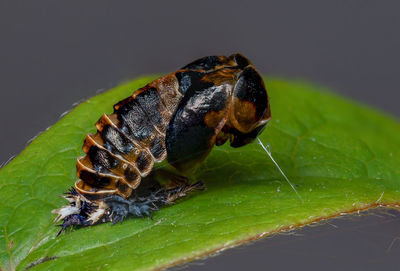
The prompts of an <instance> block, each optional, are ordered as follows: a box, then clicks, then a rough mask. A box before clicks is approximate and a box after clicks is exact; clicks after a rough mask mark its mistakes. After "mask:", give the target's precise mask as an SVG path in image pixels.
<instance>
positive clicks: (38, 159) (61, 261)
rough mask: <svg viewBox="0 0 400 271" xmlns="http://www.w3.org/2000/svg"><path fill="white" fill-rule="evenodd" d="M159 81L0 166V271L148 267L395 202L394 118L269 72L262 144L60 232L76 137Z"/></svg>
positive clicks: (397, 130)
mask: <svg viewBox="0 0 400 271" xmlns="http://www.w3.org/2000/svg"><path fill="white" fill-rule="evenodd" d="M152 79H154V77H143V78H141V79H138V80H134V81H131V82H128V83H125V84H122V85H120V86H118V87H116V88H114V89H111V90H109V91H107V92H105V93H102V94H100V95H98V96H95V97H93V98H91V99H89V100H87V101H85V102H83V103H82V104H80V105H79V106H77V107H76V108H74V109H73V110H72V111H71V112H70V113H69V114H67V115H66V116H64V117H63V118H62V119H61V120H60V121H59V122H58V123H57V124H55V125H54V126H53V127H51V128H50V129H48V130H47V131H45V132H44V133H42V134H41V135H40V136H39V137H37V138H36V139H35V140H34V141H33V142H32V143H31V144H30V145H29V146H28V147H27V148H26V149H25V150H24V151H23V152H22V153H21V154H20V155H19V156H18V157H17V158H15V159H14V160H12V161H11V162H10V163H9V164H8V165H7V166H5V167H4V168H2V169H1V171H0V198H1V199H2V200H1V201H0V269H1V270H14V269H17V270H24V269H25V268H27V267H32V270H67V269H69V270H97V269H101V270H132V269H135V270H153V269H162V268H165V267H168V266H171V265H174V264H177V263H181V262H185V261H188V260H190V259H193V258H196V257H199V256H204V255H207V254H209V253H212V252H215V251H218V250H221V249H224V248H228V247H231V246H234V245H237V244H240V243H242V242H245V241H248V240H253V239H257V238H260V237H262V236H265V235H267V234H270V233H274V232H279V231H282V230H287V229H291V228H295V227H297V226H301V225H305V224H309V223H311V222H314V221H318V220H321V219H326V218H329V217H332V216H337V215H340V214H342V213H348V212H354V211H358V210H364V209H367V208H371V207H376V206H379V205H382V206H392V207H396V206H397V207H398V205H399V202H400V167H399V165H400V148H399V146H400V125H399V124H398V123H397V122H396V120H394V119H392V118H391V117H389V116H386V115H384V114H382V113H379V112H377V111H375V110H373V109H369V108H367V107H365V106H363V105H359V104H356V103H354V102H350V101H348V100H346V99H343V98H340V97H338V96H336V95H334V94H332V93H330V92H329V91H326V90H324V89H321V87H318V86H315V85H312V84H309V83H306V82H303V81H290V80H280V79H276V78H265V82H266V85H267V89H268V93H269V95H270V98H271V109H272V120H271V122H270V123H269V124H268V127H267V129H266V130H265V131H264V132H263V134H262V135H261V137H260V138H261V140H262V141H263V142H264V144H268V145H269V146H270V148H271V151H272V155H273V156H274V158H275V159H276V160H277V162H278V163H279V165H280V166H281V167H282V169H283V170H284V171H285V173H286V174H287V175H288V177H289V179H290V180H291V181H292V182H293V183H294V184H295V186H296V188H297V190H298V192H299V194H300V195H301V197H302V200H300V199H299V198H298V197H297V196H296V194H295V193H294V191H293V190H292V189H291V187H290V186H289V185H288V183H286V182H285V180H284V179H283V177H282V176H281V175H280V173H279V171H278V170H277V169H276V167H275V166H274V165H273V163H272V161H271V160H270V159H269V158H268V157H267V154H266V153H265V152H264V151H263V150H262V148H261V147H260V145H258V144H250V145H248V146H245V147H242V148H238V149H233V148H230V147H229V146H228V144H226V145H224V146H222V147H214V149H213V151H212V152H211V154H210V155H209V157H208V158H207V160H206V161H205V162H204V163H203V164H202V165H201V167H200V168H199V170H198V171H197V172H196V174H195V176H193V179H200V180H203V181H205V183H206V185H207V190H206V191H203V192H196V193H193V194H192V195H190V196H188V197H187V198H184V199H183V200H181V201H179V202H178V203H177V204H175V205H173V206H169V207H166V208H163V209H161V210H160V211H158V212H156V213H154V220H150V219H148V218H146V219H128V220H126V221H125V222H124V223H123V224H118V225H115V226H111V225H110V224H109V223H108V224H102V225H97V226H93V227H87V228H82V229H77V230H73V231H67V233H65V234H62V235H61V236H60V237H58V238H56V234H57V231H58V230H59V229H58V228H56V227H55V226H54V223H53V219H54V215H52V214H51V213H50V212H51V210H52V209H55V208H59V207H60V206H61V205H64V204H65V203H66V202H65V201H64V200H63V199H61V198H59V197H58V196H57V195H61V194H62V193H63V192H64V191H66V190H67V189H68V188H69V187H70V186H72V185H73V183H74V181H75V179H76V169H75V163H76V158H77V157H78V156H81V155H83V152H82V150H81V146H82V142H83V139H84V137H85V135H86V134H87V133H95V126H94V123H95V122H96V121H97V119H98V118H99V117H100V116H101V114H102V113H104V112H106V113H111V111H112V105H113V104H114V103H116V102H118V101H119V100H121V99H123V98H125V97H127V96H129V95H131V93H132V91H133V90H135V89H137V88H139V87H141V86H143V85H145V84H146V83H147V82H149V81H151V80H152Z"/></svg>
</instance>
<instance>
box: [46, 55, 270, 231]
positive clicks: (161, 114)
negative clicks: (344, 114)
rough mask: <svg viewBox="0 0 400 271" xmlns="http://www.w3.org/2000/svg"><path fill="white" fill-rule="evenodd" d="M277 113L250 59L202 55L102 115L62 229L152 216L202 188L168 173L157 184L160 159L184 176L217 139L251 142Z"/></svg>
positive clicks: (90, 139)
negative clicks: (164, 181) (156, 167)
mask: <svg viewBox="0 0 400 271" xmlns="http://www.w3.org/2000/svg"><path fill="white" fill-rule="evenodd" d="M270 115H271V113H270V107H269V101H268V96H267V92H266V89H265V86H264V82H263V80H262V78H261V76H260V75H259V74H258V73H257V71H256V70H255V68H254V66H253V65H252V64H251V63H250V61H249V60H248V59H246V58H245V57H244V56H242V55H241V54H234V55H231V56H229V57H225V56H208V57H204V58H201V59H198V60H196V61H194V62H192V63H190V64H188V65H186V66H184V67H183V68H181V69H180V70H178V71H176V72H174V73H171V74H169V75H166V76H163V77H161V78H159V79H156V80H155V81H153V82H151V83H149V84H148V85H146V86H144V87H143V88H141V89H139V90H137V91H135V92H134V93H133V95H132V96H130V97H128V98H126V99H124V100H122V101H121V102H119V103H117V104H116V105H114V113H112V114H110V115H105V114H104V115H103V116H102V117H101V118H100V119H99V121H98V122H97V123H96V128H97V133H96V134H94V135H88V136H87V137H86V139H85V142H84V145H83V150H84V152H85V153H86V156H84V157H81V158H79V159H78V161H77V175H78V178H79V179H78V181H76V183H75V187H74V188H72V189H71V190H70V192H69V193H67V194H66V196H65V198H66V199H67V200H68V201H69V202H70V204H69V205H67V206H64V207H62V208H61V209H58V210H54V211H53V212H54V213H56V214H58V216H57V220H58V221H60V220H63V224H62V227H63V228H62V230H64V229H65V228H66V227H68V226H70V225H83V226H85V225H92V224H94V223H97V222H99V221H113V223H115V222H117V221H122V220H123V219H124V218H125V217H126V216H127V215H129V214H131V215H136V216H144V215H150V211H152V210H156V209H157V208H158V207H160V206H162V205H165V204H168V203H171V202H172V201H174V200H175V199H177V198H179V197H182V196H184V195H185V194H186V193H187V192H189V191H191V190H193V189H197V188H200V186H201V184H200V183H195V184H190V183H189V182H188V180H187V178H185V177H183V176H180V175H177V174H175V173H172V172H162V171H160V172H161V174H162V175H163V176H164V177H166V178H167V179H169V180H170V184H169V185H166V186H161V185H158V186H157V185H154V182H152V181H151V179H152V178H153V177H154V170H153V166H154V163H159V162H161V161H163V160H165V159H167V161H168V163H169V164H170V165H172V166H173V167H174V168H175V169H176V170H177V171H178V172H181V173H182V174H185V172H187V171H188V170H190V169H192V168H194V167H196V165H198V164H199V163H201V162H202V161H203V160H204V159H205V157H206V156H207V154H208V153H209V152H210V150H211V148H212V147H213V146H214V145H222V144H224V143H225V142H226V141H227V140H228V139H229V140H230V145H231V146H232V147H240V146H243V145H245V144H248V143H250V142H252V141H253V140H254V139H255V138H256V137H257V135H258V134H260V133H261V131H262V129H263V128H264V127H265V125H266V123H267V122H268V120H269V119H270ZM62 230H61V231H62ZM61 231H60V232H61Z"/></svg>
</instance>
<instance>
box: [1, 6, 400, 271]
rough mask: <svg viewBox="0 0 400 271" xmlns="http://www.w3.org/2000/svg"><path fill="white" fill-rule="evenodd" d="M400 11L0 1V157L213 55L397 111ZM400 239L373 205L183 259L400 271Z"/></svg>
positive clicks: (390, 219) (219, 264) (202, 266)
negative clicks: (100, 95)
mask: <svg viewBox="0 0 400 271" xmlns="http://www.w3.org/2000/svg"><path fill="white" fill-rule="evenodd" d="M399 8H400V4H399V3H398V2H397V1H365V0H364V1H296V0H294V1H159V2H151V1H146V2H145V1H140V3H134V2H133V1H129V2H128V1H103V0H101V1H99V0H98V1H68V3H67V1H64V2H63V3H60V2H59V1H25V2H24V1H0V80H1V81H0V82H1V89H0V115H1V116H2V118H1V120H2V125H1V132H0V142H1V152H0V161H6V160H7V159H8V158H9V157H10V156H11V155H13V154H17V153H19V152H20V151H21V150H22V149H23V148H24V146H25V145H26V142H27V141H28V140H29V139H30V138H32V137H33V136H34V135H36V134H37V133H38V132H39V131H41V130H44V129H45V128H46V127H48V126H50V125H52V124H54V123H55V122H56V121H57V120H58V117H59V115H60V114H61V113H63V112H64V111H66V110H68V109H70V108H71V105H72V104H73V103H74V102H76V101H78V100H81V99H85V98H87V97H90V96H93V95H94V94H95V93H96V90H99V89H107V88H109V87H111V86H114V85H116V84H117V83H119V82H121V81H123V80H125V79H129V78H132V77H135V76H138V75H142V74H149V73H165V72H170V71H173V70H175V69H177V68H179V67H180V66H182V65H184V64H186V63H187V62H188V61H191V60H193V59H195V58H197V57H201V56H205V55H213V54H227V55H229V54H231V53H233V52H241V53H243V54H244V55H246V56H248V57H249V58H250V59H251V60H252V61H253V62H254V64H255V65H256V67H257V68H258V69H259V70H260V71H262V72H263V73H265V74H276V75H281V76H285V77H290V78H305V79H309V80H312V81H315V82H318V83H321V84H323V85H326V86H330V87H332V88H333V89H335V90H336V91H337V92H340V93H342V94H344V95H346V96H349V97H352V98H354V99H357V100H359V101H363V102H365V103H368V104H372V105H374V106H376V107H378V108H381V109H382V110H384V111H386V112H389V113H392V114H394V115H395V116H397V117H399V115H400V108H399V106H398V103H399V97H400V96H399V91H398V80H399V75H400V69H399V62H400V52H399V48H400V35H399V32H400V31H399V26H400V16H399ZM399 136H400V135H399ZM393 147H394V148H395V147H399V146H393ZM399 236H400V216H399V214H398V213H397V212H390V214H387V213H384V214H383V213H382V212H373V214H372V215H371V214H370V215H367V216H360V217H351V218H345V219H339V220H334V221H330V222H329V224H325V225H322V226H318V227H312V228H310V227H308V228H305V229H302V230H297V231H295V234H294V235H293V234H289V235H282V234H280V235H277V236H274V237H272V238H267V239H265V240H262V241H259V242H256V243H254V244H252V245H248V246H242V247H240V248H236V249H233V250H229V251H226V252H224V253H222V255H220V256H218V257H213V258H210V259H207V260H203V261H197V262H195V263H192V264H189V265H186V266H183V267H181V268H184V269H185V270H217V269H224V270H243V269H245V268H246V269H250V270H267V269H268V270H288V269H289V268H291V269H297V270H321V269H323V270H339V269H341V270H398V267H399V266H400V258H399V257H400V241H398V242H396V241H394V240H395V238H397V237H399ZM392 241H394V243H393V246H392V247H391V249H389V247H390V245H391V243H392Z"/></svg>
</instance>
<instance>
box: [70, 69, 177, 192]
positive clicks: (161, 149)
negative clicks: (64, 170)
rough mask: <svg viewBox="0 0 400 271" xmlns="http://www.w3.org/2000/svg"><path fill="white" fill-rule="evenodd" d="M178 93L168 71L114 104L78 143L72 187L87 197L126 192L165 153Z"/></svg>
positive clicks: (137, 182) (137, 184) (173, 78)
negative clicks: (94, 129) (80, 154)
mask: <svg viewBox="0 0 400 271" xmlns="http://www.w3.org/2000/svg"><path fill="white" fill-rule="evenodd" d="M181 98H182V94H181V93H180V92H179V84H178V81H177V79H176V77H175V75H174V74H171V75H167V76H164V77H161V78H159V79H157V80H155V81H153V82H151V83H150V84H148V85H147V86H145V87H143V88H141V89H139V90H137V91H136V92H135V93H133V95H132V96H130V97H128V98H127V99H125V100H122V101H121V102H119V103H118V104H116V105H115V106H114V113H113V114H110V115H105V114H104V115H103V116H102V117H101V118H100V119H99V121H98V122H97V123H96V127H97V133H96V134H94V135H88V136H87V137H86V139H85V143H84V145H83V151H84V152H85V153H86V156H84V157H81V158H79V159H78V161H77V174H78V177H79V180H78V181H77V182H76V183H75V188H76V189H77V190H78V191H79V192H80V193H82V194H84V195H85V196H86V197H87V198H88V199H97V198H101V197H104V196H105V195H110V194H116V195H119V196H121V197H123V198H127V197H129V196H130V195H131V193H132V191H133V190H134V189H136V188H137V187H138V186H139V184H140V182H141V178H142V177H145V176H147V175H148V174H149V173H150V172H151V170H152V168H153V165H154V163H155V162H156V163H157V162H161V161H163V160H164V159H165V158H166V155H167V151H166V147H165V133H166V130H167V126H168V123H169V121H170V119H171V117H172V114H173V113H174V112H175V109H176V107H177V105H178V103H179V101H180V100H181Z"/></svg>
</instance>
